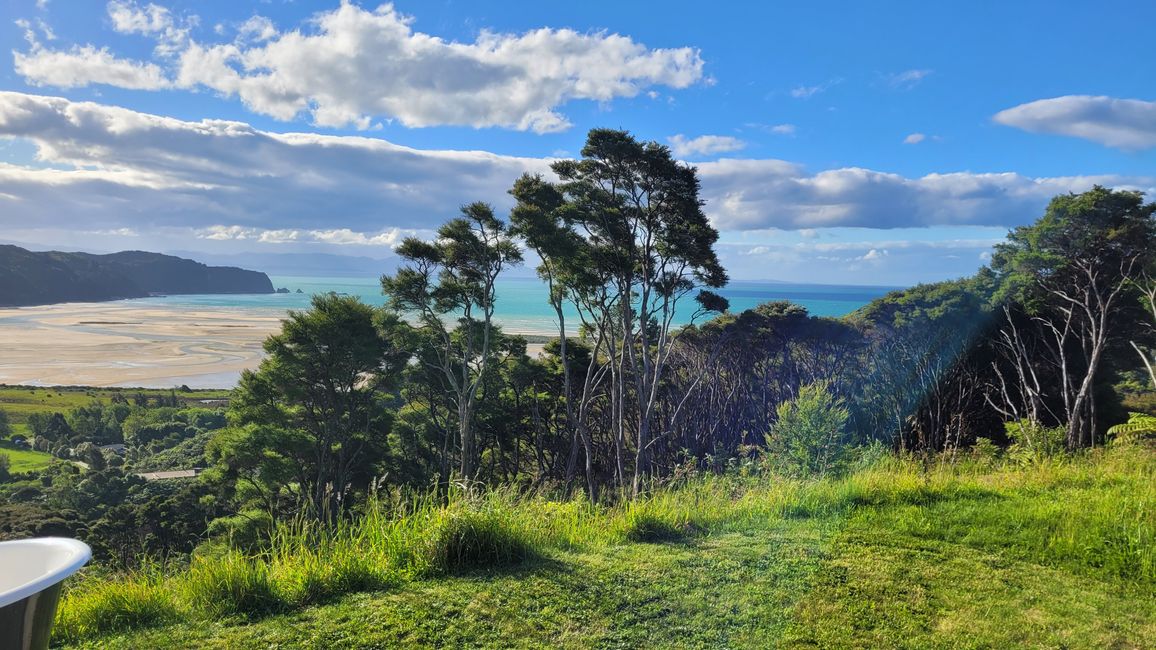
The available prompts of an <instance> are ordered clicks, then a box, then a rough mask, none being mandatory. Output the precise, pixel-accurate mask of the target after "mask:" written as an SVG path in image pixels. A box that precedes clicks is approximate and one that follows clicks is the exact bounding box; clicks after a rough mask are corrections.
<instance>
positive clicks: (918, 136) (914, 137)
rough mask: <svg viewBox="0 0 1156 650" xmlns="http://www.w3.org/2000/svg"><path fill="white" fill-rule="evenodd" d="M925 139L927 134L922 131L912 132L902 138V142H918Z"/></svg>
mask: <svg viewBox="0 0 1156 650" xmlns="http://www.w3.org/2000/svg"><path fill="white" fill-rule="evenodd" d="M926 139H927V136H926V135H924V134H922V133H912V134H911V135H909V136H907V137H906V138H903V144H919V143H920V142H923V141H924V140H926Z"/></svg>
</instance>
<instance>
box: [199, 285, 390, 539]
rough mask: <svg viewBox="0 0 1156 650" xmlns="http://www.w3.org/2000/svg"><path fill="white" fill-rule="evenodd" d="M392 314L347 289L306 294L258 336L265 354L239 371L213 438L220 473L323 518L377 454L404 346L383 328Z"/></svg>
mask: <svg viewBox="0 0 1156 650" xmlns="http://www.w3.org/2000/svg"><path fill="white" fill-rule="evenodd" d="M395 323H396V317H395V316H392V315H390V314H382V313H379V312H378V310H376V309H374V308H373V307H370V306H368V305H365V304H363V303H361V302H360V301H359V300H357V299H356V298H351V297H345V296H338V295H333V294H329V295H318V296H314V297H313V301H312V307H311V309H310V310H308V311H304V312H290V313H289V317H288V318H287V319H286V320H284V321H282V324H281V332H280V333H278V334H274V335H271V336H270V337H269V338H268V339H266V341H265V345H264V347H265V352H266V354H267V356H266V358H265V359H264V360H263V361H262V362H261V365H260V367H259V368H258V369H257V370H256V371H246V372H244V373H243V374H242V376H241V381H240V383H239V385H238V386H237V389H236V391H235V392H234V396H233V399H232V400H231V402H230V409H229V422H230V427H229V429H227V430H225V431H223V432H221V434H219V435H218V437H217V438H215V439H214V440H213V443H212V445H211V453H212V454H213V456H214V458H216V459H217V460H218V463H219V465H220V467H219V472H220V473H221V474H222V475H223V476H225V477H226V478H230V479H232V481H233V483H234V484H237V483H242V484H244V486H243V488H242V492H244V490H245V489H248V490H249V491H251V492H252V493H253V494H254V495H255V496H257V497H258V498H259V499H260V500H262V501H263V502H264V504H265V505H266V507H267V509H268V510H270V511H272V510H274V509H276V506H277V503H278V501H279V499H280V497H281V495H282V494H289V495H291V496H292V497H293V498H295V500H296V502H297V504H298V505H299V506H300V507H303V508H304V510H305V511H306V512H307V513H308V514H309V515H310V516H312V517H314V518H316V519H317V520H319V521H323V522H328V523H332V522H334V521H336V520H337V518H338V517H339V516H340V515H341V514H342V513H343V512H344V511H345V510H347V509H348V508H349V506H350V505H351V504H350V501H351V498H352V495H353V494H355V493H356V492H357V491H358V490H362V489H365V488H367V486H368V485H369V484H370V482H371V481H372V479H373V477H374V476H375V475H376V470H375V464H376V463H377V462H378V461H379V460H380V459H381V457H382V455H383V454H384V451H385V449H384V444H385V441H386V435H387V433H388V429H389V422H390V419H389V415H388V412H387V410H386V408H385V406H384V403H383V402H384V401H385V399H386V397H387V396H386V395H385V394H384V391H386V390H388V389H389V388H390V387H391V386H392V385H393V383H394V382H395V381H396V378H397V377H398V376H399V375H400V373H401V370H402V368H403V366H404V365H405V362H406V359H407V358H408V357H407V355H406V354H405V353H403V352H401V351H400V350H399V349H398V348H397V347H395V346H394V344H393V343H392V340H391V339H389V338H388V337H386V336H383V333H382V331H380V330H379V327H380V328H382V330H384V331H387V332H388V331H389V330H390V328H392V327H394V326H395Z"/></svg>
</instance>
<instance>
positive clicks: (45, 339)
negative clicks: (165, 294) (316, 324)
mask: <svg viewBox="0 0 1156 650" xmlns="http://www.w3.org/2000/svg"><path fill="white" fill-rule="evenodd" d="M283 317H284V312H283V311H280V312H278V311H275V310H268V311H266V310H236V309H232V310H231V309H189V308H187V307H185V306H180V305H171V306H158V305H155V304H149V303H147V302H138V301H118V302H110V303H69V304H62V305H48V306H43V307H22V308H10V309H0V383H4V384H24V385H30V386H53V385H75V386H133V387H146V388H169V387H173V386H180V385H188V386H190V387H193V388H231V387H232V386H233V385H234V384H236V382H237V378H238V377H239V376H240V374H241V371H242V370H244V369H247V368H256V367H257V364H258V363H260V360H261V356H262V354H263V352H262V349H261V343H262V342H263V341H264V340H265V337H266V336H268V335H269V334H270V333H272V332H275V331H276V330H277V329H278V328H279V326H280V320H281V318H283Z"/></svg>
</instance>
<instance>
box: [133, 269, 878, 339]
mask: <svg viewBox="0 0 1156 650" xmlns="http://www.w3.org/2000/svg"><path fill="white" fill-rule="evenodd" d="M270 280H272V281H273V286H274V287H277V288H281V287H284V288H286V289H288V290H289V291H290V292H292V293H287V294H285V293H279V294H269V295H188V296H158V297H152V298H139V299H135V300H132V301H131V302H132V303H133V304H134V305H138V306H140V307H147V306H149V305H156V306H158V307H176V308H180V307H189V308H196V307H202V308H211V309H227V310H233V309H236V310H243V311H247V312H256V313H277V314H282V313H284V312H285V311H286V310H290V309H296V310H301V309H307V308H308V307H309V300H310V296H312V295H313V294H316V293H325V292H329V291H334V292H337V293H343V294H348V295H352V296H357V297H358V298H360V299H361V300H362V301H363V302H365V303H368V304H372V305H381V304H384V302H385V297H384V296H382V295H381V285H380V284H379V281H378V278H337V277H300V276H270ZM298 289H300V290H301V291H302V293H296V291H297V290H298ZM894 289H896V287H872V286H852V285H819V284H791V283H779V282H742V281H737V282H731V283H730V284H729V285H728V286H727V287H725V288H724V289H722V290H721V291H719V293H721V294H722V295H723V296H725V297H726V298H727V299H728V300H729V301H730V308H731V311H735V312H739V311H743V310H745V309H750V308H751V307H754V306H756V305H759V304H760V303H764V302H767V301H770V300H789V301H791V302H794V303H797V304H799V305H802V306H804V307H806V308H807V310H808V311H809V312H810V313H811V314H812V315H815V316H843V315H845V314H848V313H850V312H852V311H854V310H856V309H858V308H859V307H862V306H863V305H865V304H867V303H868V302H870V301H871V300H874V299H875V298H878V297H880V296H882V295H884V294H886V293H887V292H889V291H892V290H894ZM497 292H498V303H497V307H496V316H495V318H496V320H497V322H498V323H499V324H500V325H501V326H502V328H503V329H505V330H506V331H507V332H511V333H519V334H539V335H551V334H553V333H555V332H556V331H557V322H556V319H555V315H554V312H553V309H552V308H551V307H550V305H549V303H548V302H547V289H546V285H545V283H544V282H542V281H541V280H539V279H537V278H505V279H501V280H500V281H499V283H498V288H497ZM684 302H685V303H686V305H684V306H682V307H680V310H679V314H678V317H677V318H676V319H675V321H676V324H678V325H681V324H685V323H687V322H688V321H689V320H690V318H691V317H692V316H693V314H694V303H693V302H692V301H691V300H689V299H687V300H684ZM701 320H703V319H702V318H701V317H700V319H699V321H700V322H701ZM567 324H568V325H570V324H575V325H576V324H577V319H576V318H575V317H574V315H573V314H568V315H567Z"/></svg>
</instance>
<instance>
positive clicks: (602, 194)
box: [514, 129, 727, 493]
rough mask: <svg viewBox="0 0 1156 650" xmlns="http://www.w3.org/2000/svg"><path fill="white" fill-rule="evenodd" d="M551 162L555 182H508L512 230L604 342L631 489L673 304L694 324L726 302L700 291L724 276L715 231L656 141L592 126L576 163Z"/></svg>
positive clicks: (655, 431)
mask: <svg viewBox="0 0 1156 650" xmlns="http://www.w3.org/2000/svg"><path fill="white" fill-rule="evenodd" d="M552 169H553V171H554V173H555V174H556V175H557V176H558V178H559V179H560V183H558V184H557V185H555V186H553V187H549V186H547V185H546V184H544V183H542V182H541V181H528V180H526V179H523V180H522V181H520V182H519V185H516V186H515V189H514V194H515V197H516V198H518V200H519V206H518V208H517V209H516V212H517V213H518V214H519V231H520V232H522V233H526V234H527V235H528V239H529V240H530V241H531V242H532V243H531V246H532V247H534V248H535V249H536V250H538V252H539V254H540V255H544V256H545V257H544V260H543V267H542V268H540V272H543V273H544V274H546V276H547V277H549V278H551V281H552V282H555V283H557V284H558V285H561V286H560V288H558V289H557V294H558V297H557V298H556V299H555V300H556V301H557V300H558V299H560V298H561V297H565V298H566V299H567V300H569V301H570V302H571V304H572V305H573V306H574V308H575V309H576V311H577V312H578V314H579V316H580V318H582V319H583V321H584V325H586V326H587V328H588V329H592V330H593V331H594V332H596V333H597V336H598V337H599V338H598V343H597V345H596V346H595V354H596V355H597V354H601V348H602V345H605V354H606V356H607V358H608V360H607V363H608V365H607V366H606V367H607V368H608V370H609V378H610V380H611V407H612V408H611V417H610V420H611V422H612V426H613V427H614V428H615V433H614V436H613V438H614V445H615V454H614V458H615V469H614V473H615V478H616V480H617V482H618V484H619V485H621V486H625V484H626V483H627V482H628V481H629V482H630V484H631V489H632V491H633V492H634V493H637V492H638V490H639V489H640V486H641V481H642V480H643V478H644V477H645V476H646V475H647V474H649V473H650V470H651V456H650V453H651V448H652V445H653V444H654V442H655V440H657V439H658V438H660V437H662V436H663V435H664V434H665V432H664V431H661V430H659V429H661V426H660V425H659V424H658V422H659V417H658V406H659V402H660V397H661V391H660V388H661V386H662V385H663V378H664V374H665V372H666V370H667V366H668V362H669V358H670V353H671V349H672V344H673V342H674V339H675V338H676V336H677V334H676V333H677V329H676V328H675V327H674V323H675V319H676V317H677V316H678V315H679V313H680V309H681V313H682V314H683V315H684V316H686V315H691V316H692V319H691V320H693V316H696V315H699V314H705V313H707V312H717V311H723V310H725V309H726V306H727V305H726V301H725V299H723V298H722V297H721V296H719V295H718V294H716V293H714V292H712V291H710V289H715V288H719V287H722V286H724V285H725V284H726V282H727V276H726V272H725V271H724V270H723V267H722V265H721V264H720V263H719V260H718V256H717V254H716V253H715V250H714V245H715V243H716V242H717V241H718V231H716V230H715V229H714V227H713V226H711V224H710V222H709V220H708V219H707V217H706V215H705V214H704V213H703V210H702V206H703V203H702V200H701V199H700V198H699V180H698V173H697V171H696V170H695V168H694V167H691V166H689V165H685V164H682V163H680V162H678V161H676V160H675V159H674V158H673V157H672V156H671V153H670V150H669V149H668V148H667V147H665V146H662V145H660V144H657V143H654V142H646V143H643V142H639V141H637V140H636V139H634V137H632V136H631V135H630V134H629V133H627V132H625V131H616V130H610V129H594V130H592V131H590V133H589V135H588V136H587V140H586V145H585V146H584V147H583V149H582V159H580V160H562V161H558V162H556V163H554V164H553V165H552ZM562 242H566V245H565V246H559V245H558V244H560V243H562ZM576 261H577V262H579V263H577V264H576V263H575V262H576ZM691 301H694V302H696V303H697V304H696V305H695V306H690V305H687V304H686V303H688V302H691ZM691 312H694V313H693V314H692V313H691ZM631 429H633V440H628V432H630V430H631ZM631 447H632V448H633V456H634V458H633V478H632V479H630V478H629V477H628V472H629V470H628V468H627V463H626V456H627V452H628V448H631Z"/></svg>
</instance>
